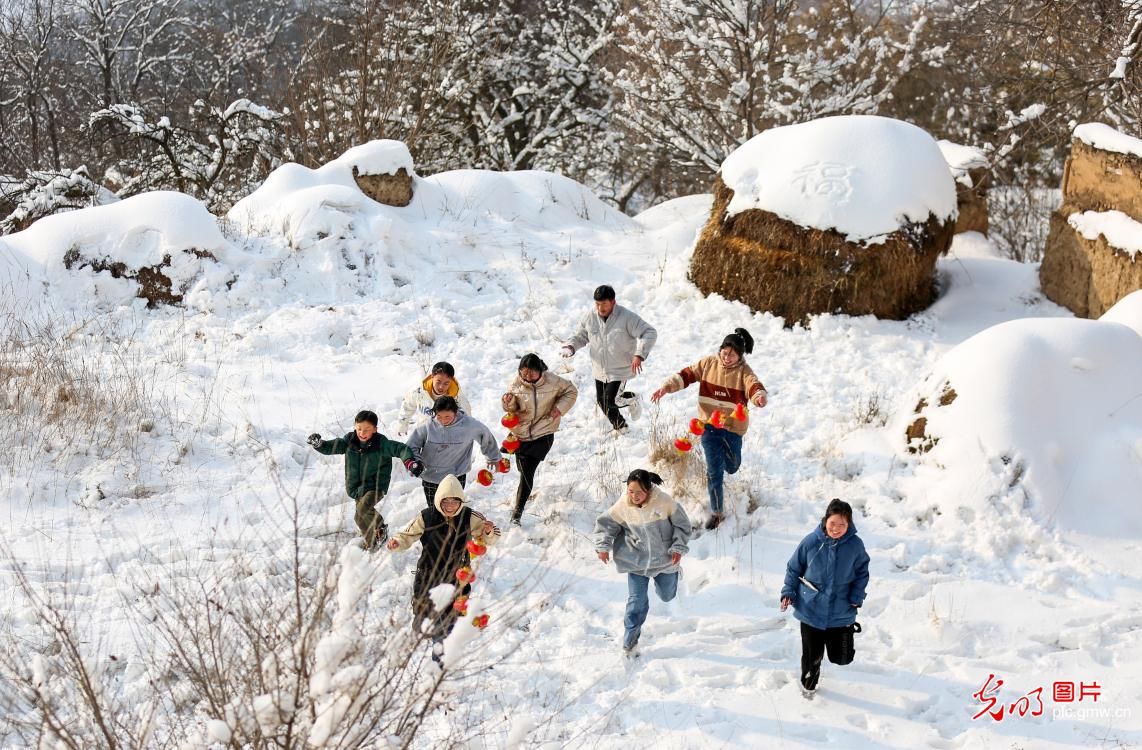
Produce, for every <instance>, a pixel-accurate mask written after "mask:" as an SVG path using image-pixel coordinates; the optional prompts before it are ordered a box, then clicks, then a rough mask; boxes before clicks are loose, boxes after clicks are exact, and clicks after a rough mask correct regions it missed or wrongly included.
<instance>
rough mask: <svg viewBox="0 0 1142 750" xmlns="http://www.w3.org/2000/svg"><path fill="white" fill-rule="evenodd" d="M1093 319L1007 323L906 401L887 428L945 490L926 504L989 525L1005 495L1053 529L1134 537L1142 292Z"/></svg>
mask: <svg viewBox="0 0 1142 750" xmlns="http://www.w3.org/2000/svg"><path fill="white" fill-rule="evenodd" d="M1111 312H1113V314H1112V315H1110V314H1109V313H1108V315H1109V317H1108V318H1104V319H1103V320H1098V321H1090V320H1066V319H1056V320H1042V319H1025V320H1014V321H1010V322H1007V323H1003V324H1000V325H997V326H994V327H992V328H989V329H987V330H985V331H983V332H981V333H979V334H977V335H975V336H973V337H971V338H970V339H968V340H967V341H965V342H964V343H962V344H960V345H959V346H957V347H955V348H954V349H952V350H951V351H950V352H948V353H947V354H946V355H945V356H944V357H943V358H942V359H941V360H940V361H939V362H938V363H937V364H936V366H935V367H934V368H933V369H932V370H931V372H930V374H929V375H928V376H927V377H926V378H925V379H924V381H923V383H922V384H921V385H920V386H919V387H918V388H917V389H914V390H913V391H912V392H910V393H908V394H906V395H905V396H904V397H903V399H902V401H901V402H900V406H901V408H900V410H899V412H898V415H897V417H896V419H895V420H894V422H893V423H892V424H890V426H889V430H890V431H891V432H892V434H893V435H894V436H897V437H899V436H903V435H904V434H905V431H906V430H907V429H908V428H909V427H911V433H910V437H911V438H912V439H911V440H910V442H909V446H910V448H911V449H912V450H913V451H919V452H921V453H920V455H922V458H921V459H920V460H921V461H922V462H926V463H930V464H934V465H938V466H940V467H941V469H942V470H943V473H944V474H945V481H943V482H939V483H934V484H933V485H932V486H931V488H930V494H929V495H928V497H927V499H928V500H929V501H931V502H933V503H934V504H935V505H936V507H938V508H939V509H940V511H941V512H942V513H944V514H945V515H948V516H950V517H951V518H963V515H962V511H961V513H960V514H951V513H948V511H950V510H953V509H956V508H963V507H966V508H968V509H970V511H971V513H970V514H969V516H970V517H972V518H975V517H978V516H977V514H980V515H983V516H986V515H987V514H988V513H989V512H991V510H992V506H991V503H992V502H993V501H995V500H996V493H995V488H994V487H993V486H992V485H990V484H989V483H988V482H985V481H981V478H982V477H985V476H987V475H989V474H994V473H1001V474H1003V475H1004V476H1006V477H1007V484H1008V485H1009V486H1008V487H1007V488H1004V492H1007V490H1011V491H1015V492H1018V491H1019V488H1022V492H1023V500H1024V501H1025V503H1026V505H1027V506H1028V507H1030V508H1032V509H1033V513H1034V515H1035V516H1036V517H1037V518H1038V519H1039V520H1040V521H1042V522H1045V523H1047V524H1052V525H1055V526H1056V527H1057V528H1059V529H1060V530H1071V531H1078V532H1082V533H1086V534H1094V535H1101V536H1112V537H1127V538H1133V539H1137V538H1139V537H1140V536H1142V506H1140V505H1139V504H1138V502H1137V497H1136V496H1134V495H1131V494H1130V493H1124V492H1123V488H1126V487H1139V486H1142V397H1140V395H1139V389H1138V383H1139V378H1138V373H1140V372H1142V336H1140V335H1139V331H1140V330H1142V292H1135V293H1134V294H1133V295H1131V296H1130V298H1128V300H1124V301H1123V303H1121V304H1120V305H1119V306H1117V307H1116V308H1115V309H1114V310H1112V311H1111Z"/></svg>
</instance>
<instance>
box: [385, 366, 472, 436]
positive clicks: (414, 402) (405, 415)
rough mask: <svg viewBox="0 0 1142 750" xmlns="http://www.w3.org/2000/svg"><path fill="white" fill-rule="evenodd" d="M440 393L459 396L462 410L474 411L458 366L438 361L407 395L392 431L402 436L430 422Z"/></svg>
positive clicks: (453, 396) (467, 412) (464, 411)
mask: <svg viewBox="0 0 1142 750" xmlns="http://www.w3.org/2000/svg"><path fill="white" fill-rule="evenodd" d="M441 396H451V397H452V398H454V399H456V403H457V405H459V407H460V411H461V412H462V413H464V414H469V415H470V414H471V413H472V405H471V404H469V403H468V397H467V396H465V395H464V392H463V391H462V390H461V388H460V383H459V382H458V381H457V380H456V368H454V367H453V366H452V365H451V364H449V363H448V362H437V363H436V364H434V365H433V366H432V371H431V372H429V373H428V376H427V377H425V378H424V380H423V381H422V382H421V384H420V385H418V386H417V387H416V388H413V389H412V390H410V391H409V392H408V393H406V394H405V397H404V401H403V402H401V407H400V412H399V413H398V415H397V422H396V424H395V425H393V432H395V433H396V434H397V435H399V436H402V437H403V436H404V435H407V434H408V433H410V432H412V431H413V430H414V429H416V428H417V427H420V426H422V425H426V424H428V423H429V422H430V421H432V417H433V416H434V415H435V412H433V410H432V407H433V405H434V404H435V403H436V399H438V398H440V397H441Z"/></svg>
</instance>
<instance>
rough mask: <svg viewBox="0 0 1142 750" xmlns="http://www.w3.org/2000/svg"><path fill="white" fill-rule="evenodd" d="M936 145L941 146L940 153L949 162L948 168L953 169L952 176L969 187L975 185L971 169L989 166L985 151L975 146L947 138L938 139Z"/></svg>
mask: <svg viewBox="0 0 1142 750" xmlns="http://www.w3.org/2000/svg"><path fill="white" fill-rule="evenodd" d="M936 145H938V146H939V147H940V153H942V154H943V155H944V160H945V161H946V162H948V168H949V169H951V170H952V177H954V178H955V180H956V182H958V183H961V184H963V185H966V186H967V187H974V186H973V184H972V178H971V174H970V173H971V170H973V169H981V168H983V169H985V168H987V167H988V166H989V164H988V161H987V157H986V156H985V155H984V153H983V152H982V151H980V150H979V149H978V148H975V147H973V146H964V145H962V144H959V143H952V142H951V141H945V140H941V141H938V142H937V144H936Z"/></svg>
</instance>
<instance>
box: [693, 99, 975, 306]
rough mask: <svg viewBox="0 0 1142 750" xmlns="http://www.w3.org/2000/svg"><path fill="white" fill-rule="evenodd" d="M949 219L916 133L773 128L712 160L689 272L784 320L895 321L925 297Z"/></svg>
mask: <svg viewBox="0 0 1142 750" xmlns="http://www.w3.org/2000/svg"><path fill="white" fill-rule="evenodd" d="M955 219H956V192H955V185H954V183H953V181H952V175H951V172H950V171H949V169H948V165H947V162H945V161H944V157H943V155H942V154H941V153H940V149H939V147H938V146H937V145H936V142H935V141H934V140H933V139H932V137H931V136H930V135H928V134H927V133H926V132H924V131H923V130H921V129H919V128H917V127H915V126H913V125H909V124H908V123H905V122H901V121H899V120H892V119H888V118H884V117H858V116H847V117H827V118H823V119H820V120H814V121H812V122H808V123H804V124H801V125H789V126H786V127H781V128H773V129H771V130H767V131H765V132H764V133H761V134H760V135H757V136H755V137H754V138H753V139H751V140H750V141H748V142H747V143H746V144H745V145H743V146H742V147H741V148H739V149H738V150H737V151H735V152H733V153H732V154H730V156H729V158H727V159H726V161H725V162H724V163H723V164H722V169H721V172H720V173H719V176H718V179H717V181H716V182H715V185H714V206H713V208H712V210H711V212H710V218H709V220H708V221H707V223H706V226H705V227H704V229H703V230H702V234H701V236H700V237H699V240H698V244H697V246H696V247H695V250H694V256H693V259H692V260H691V264H690V278H691V280H693V281H694V283H695V284H696V285H697V286H698V288H699V289H701V290H702V291H703V292H705V293H707V294H712V293H718V294H722V295H723V296H726V297H729V298H731V299H736V300H740V301H742V302H745V303H746V304H748V305H749V306H750V307H751V308H753V309H754V310H759V311H769V312H772V313H773V314H775V315H779V316H782V317H784V318H785V322H786V324H787V325H792V324H794V323H796V322H799V321H803V320H804V319H805V318H806V317H807V316H809V315H813V314H818V313H826V312H828V313H836V312H840V313H848V314H850V315H866V314H872V315H876V316H878V317H883V318H896V319H899V318H904V317H907V316H908V315H910V314H912V313H914V312H916V311H917V310H922V309H924V308H925V307H927V306H928V305H929V304H931V302H932V300H933V298H934V296H935V288H934V280H935V264H936V258H937V257H938V256H939V255H942V254H943V253H945V252H947V249H948V247H949V246H950V245H951V241H952V236H953V234H954V233H955Z"/></svg>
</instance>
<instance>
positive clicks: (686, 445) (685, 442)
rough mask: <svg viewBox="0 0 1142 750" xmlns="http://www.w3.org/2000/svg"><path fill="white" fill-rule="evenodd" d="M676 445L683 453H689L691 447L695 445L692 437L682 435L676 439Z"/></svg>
mask: <svg viewBox="0 0 1142 750" xmlns="http://www.w3.org/2000/svg"><path fill="white" fill-rule="evenodd" d="M674 447H675V448H677V449H678V450H679V451H681V452H682V453H689V452H690V449H691V448H693V447H694V444H693V443H691V442H690V438H688V437H680V438H678V439H677V440H675V441H674Z"/></svg>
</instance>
